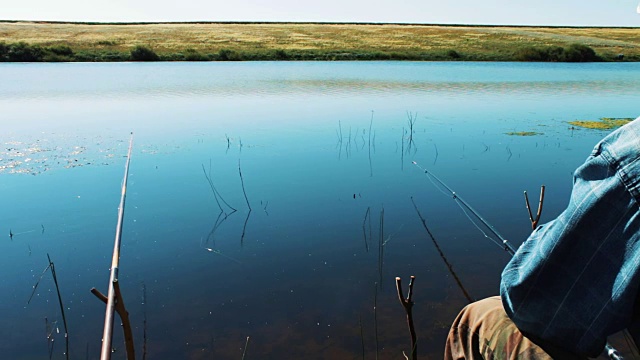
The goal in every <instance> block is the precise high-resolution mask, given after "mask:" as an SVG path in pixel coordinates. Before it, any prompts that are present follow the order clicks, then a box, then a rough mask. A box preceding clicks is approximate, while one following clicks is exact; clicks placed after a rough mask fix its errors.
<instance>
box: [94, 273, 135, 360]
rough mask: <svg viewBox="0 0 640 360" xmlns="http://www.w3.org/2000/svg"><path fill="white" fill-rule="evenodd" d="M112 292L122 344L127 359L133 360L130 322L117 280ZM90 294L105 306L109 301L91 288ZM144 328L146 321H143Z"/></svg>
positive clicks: (133, 352)
mask: <svg viewBox="0 0 640 360" xmlns="http://www.w3.org/2000/svg"><path fill="white" fill-rule="evenodd" d="M113 290H114V292H115V300H116V303H115V311H116V312H117V313H118V315H119V316H120V320H122V329H123V331H124V344H125V347H126V349H127V359H128V360H135V358H136V354H135V351H134V348H133V333H132V331H131V322H130V321H129V312H128V311H127V310H126V308H125V306H124V300H123V299H122V292H121V291H120V283H119V282H118V280H115V281H114V283H113ZM91 293H92V294H93V295H95V296H96V297H97V298H98V299H100V301H102V302H103V303H105V304H107V303H108V302H109V299H108V298H107V297H106V296H105V295H104V294H102V293H101V292H100V291H99V290H98V289H96V288H91ZM145 326H146V320H145Z"/></svg>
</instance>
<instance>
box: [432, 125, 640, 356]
mask: <svg viewBox="0 0 640 360" xmlns="http://www.w3.org/2000/svg"><path fill="white" fill-rule="evenodd" d="M639 204H640V118H637V119H636V120H634V121H632V122H630V123H629V124H627V125H625V126H623V127H621V128H619V129H617V130H616V131H614V132H613V133H611V134H610V135H608V136H606V137H605V138H604V139H603V140H601V141H600V142H599V143H598V144H597V145H596V146H595V148H594V149H593V151H592V153H591V155H590V156H589V157H588V158H587V160H586V161H585V163H584V164H582V165H581V166H580V167H579V168H578V169H576V172H575V174H574V182H573V189H572V192H571V198H570V201H569V205H568V207H567V209H566V210H564V211H563V212H562V213H561V214H560V215H559V216H558V217H557V218H556V219H555V220H553V221H551V222H549V223H547V224H544V225H540V226H538V227H537V228H536V229H535V230H534V231H533V233H532V234H531V235H530V236H529V238H528V239H527V240H526V241H525V242H524V243H523V244H522V245H521V246H520V248H519V249H518V250H517V251H516V253H515V255H514V256H513V258H512V259H511V261H510V262H509V263H508V264H507V266H506V267H505V269H504V270H503V272H502V279H501V283H500V296H495V297H490V298H487V299H484V300H480V301H477V302H474V303H472V304H470V305H468V306H467V307H465V308H464V309H463V310H462V311H461V312H460V314H459V315H458V317H457V318H456V319H455V321H454V323H453V325H452V327H451V329H450V331H449V335H448V337H447V343H446V348H445V356H444V358H445V359H447V360H448V359H549V358H551V359H574V358H575V359H583V358H587V357H592V358H595V357H597V356H599V355H600V354H601V353H602V352H603V350H604V348H605V344H606V340H607V337H608V336H610V335H612V334H614V333H617V332H619V331H621V330H625V329H626V330H628V332H629V334H630V335H631V337H632V338H633V341H634V342H635V344H636V347H637V346H638V345H640V342H639V341H640V296H639V295H640V294H639V293H638V290H639V289H640V205H639Z"/></svg>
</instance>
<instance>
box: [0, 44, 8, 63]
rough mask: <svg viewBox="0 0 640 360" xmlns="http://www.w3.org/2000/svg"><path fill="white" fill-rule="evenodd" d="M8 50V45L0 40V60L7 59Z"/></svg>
mask: <svg viewBox="0 0 640 360" xmlns="http://www.w3.org/2000/svg"><path fill="white" fill-rule="evenodd" d="M8 52H9V46H8V45H7V44H6V43H5V42H4V41H0V61H7V60H6V56H7V53H8Z"/></svg>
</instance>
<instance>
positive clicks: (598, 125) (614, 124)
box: [569, 117, 634, 130]
mask: <svg viewBox="0 0 640 360" xmlns="http://www.w3.org/2000/svg"><path fill="white" fill-rule="evenodd" d="M633 120H634V119H633V118H607V117H604V118H600V120H598V121H593V120H576V121H569V124H571V125H573V126H578V127H581V128H585V129H595V130H611V129H616V128H619V127H621V126H623V125H626V124H628V123H630V122H632V121H633Z"/></svg>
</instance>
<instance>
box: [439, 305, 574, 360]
mask: <svg viewBox="0 0 640 360" xmlns="http://www.w3.org/2000/svg"><path fill="white" fill-rule="evenodd" d="M444 358H445V360H457V359H472V360H476V359H485V360H490V359H581V358H580V357H578V356H576V355H573V354H570V353H567V352H565V351H563V350H560V349H558V348H557V347H554V346H550V345H548V344H544V343H542V342H540V341H537V342H533V341H532V340H531V339H529V338H527V337H526V336H524V335H523V334H522V333H521V332H520V331H519V330H518V328H517V327H516V325H515V324H514V323H513V322H512V321H511V319H509V317H508V316H507V314H506V313H505V312H504V308H503V307H502V301H501V300H500V297H499V296H494V297H490V298H486V299H484V300H480V301H476V302H474V303H472V304H469V305H467V306H466V307H465V308H464V309H462V311H461V312H460V314H458V317H457V318H456V319H455V321H454V322H453V325H452V326H451V330H449V336H448V337H447V344H446V348H445V352H444Z"/></svg>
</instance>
